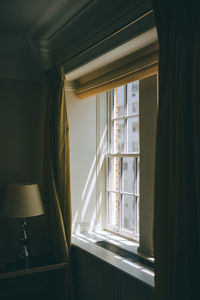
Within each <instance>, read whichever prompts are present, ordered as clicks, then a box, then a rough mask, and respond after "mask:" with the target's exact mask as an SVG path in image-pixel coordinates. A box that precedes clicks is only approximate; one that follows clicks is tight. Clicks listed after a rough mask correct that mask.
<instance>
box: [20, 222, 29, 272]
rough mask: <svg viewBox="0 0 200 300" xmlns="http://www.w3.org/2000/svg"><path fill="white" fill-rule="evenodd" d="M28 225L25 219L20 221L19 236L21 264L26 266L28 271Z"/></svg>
mask: <svg viewBox="0 0 200 300" xmlns="http://www.w3.org/2000/svg"><path fill="white" fill-rule="evenodd" d="M26 228H27V223H26V219H25V218H23V219H21V220H20V234H19V242H20V251H19V254H18V259H19V261H20V264H22V265H23V266H24V268H26V269H28V256H29V254H28V250H27V243H28V238H27V233H26Z"/></svg>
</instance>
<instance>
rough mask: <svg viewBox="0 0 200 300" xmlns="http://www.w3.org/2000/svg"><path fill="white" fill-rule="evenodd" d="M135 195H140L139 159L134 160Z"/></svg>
mask: <svg viewBox="0 0 200 300" xmlns="http://www.w3.org/2000/svg"><path fill="white" fill-rule="evenodd" d="M136 193H137V194H138V195H140V158H139V157H137V158H136Z"/></svg>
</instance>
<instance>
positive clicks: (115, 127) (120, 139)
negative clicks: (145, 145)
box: [111, 120, 125, 153]
mask: <svg viewBox="0 0 200 300" xmlns="http://www.w3.org/2000/svg"><path fill="white" fill-rule="evenodd" d="M112 123H113V124H112V136H111V144H112V147H111V149H112V152H114V153H122V152H124V151H125V121H124V120H117V121H114V122H112Z"/></svg>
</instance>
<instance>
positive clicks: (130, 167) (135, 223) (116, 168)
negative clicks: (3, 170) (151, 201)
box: [107, 80, 140, 240]
mask: <svg viewBox="0 0 200 300" xmlns="http://www.w3.org/2000/svg"><path fill="white" fill-rule="evenodd" d="M109 101H110V103H109V108H110V109H108V111H109V113H108V114H109V116H108V118H109V153H108V176H107V208H108V209H107V226H108V228H109V229H110V230H113V231H115V232H118V233H121V234H123V235H126V236H131V237H132V238H134V239H136V240H138V239H139V201H140V193H139V184H140V177H139V170H140V148H139V81H138V80H137V81H135V82H132V83H129V84H127V85H124V86H121V87H118V88H115V89H114V90H112V91H111V92H110V99H109ZM133 104H134V106H133ZM133 108H134V109H133Z"/></svg>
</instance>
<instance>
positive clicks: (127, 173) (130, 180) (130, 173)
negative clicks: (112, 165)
mask: <svg viewBox="0 0 200 300" xmlns="http://www.w3.org/2000/svg"><path fill="white" fill-rule="evenodd" d="M134 181H135V180H134V158H133V157H126V158H125V157H124V158H123V160H122V191H123V192H127V193H134Z"/></svg>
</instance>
